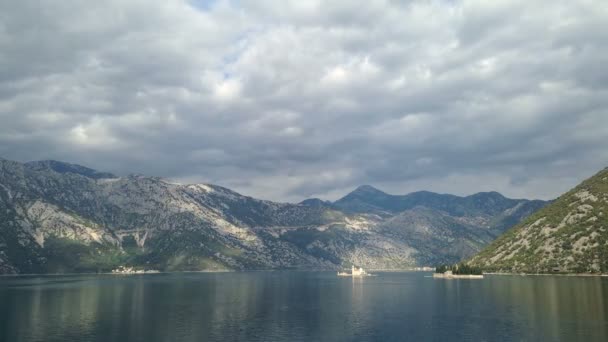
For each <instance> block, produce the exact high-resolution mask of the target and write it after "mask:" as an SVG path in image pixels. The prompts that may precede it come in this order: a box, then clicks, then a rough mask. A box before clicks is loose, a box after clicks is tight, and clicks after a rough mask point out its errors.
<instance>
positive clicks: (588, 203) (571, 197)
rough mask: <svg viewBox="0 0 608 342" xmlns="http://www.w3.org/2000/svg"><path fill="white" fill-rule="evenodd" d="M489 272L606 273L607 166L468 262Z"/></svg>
mask: <svg viewBox="0 0 608 342" xmlns="http://www.w3.org/2000/svg"><path fill="white" fill-rule="evenodd" d="M469 263H470V264H472V265H475V266H478V267H481V268H483V269H484V270H486V271H497V272H524V273H548V272H565V273H607V272H608V168H606V169H604V170H602V171H600V172H599V173H597V174H596V175H594V176H593V177H591V178H589V179H587V180H585V181H584V182H582V183H581V184H580V185H578V186H576V187H575V188H574V189H572V190H570V191H568V192H567V193H565V194H564V195H562V196H560V197H559V198H557V199H556V200H555V201H554V202H553V203H551V204H550V205H547V206H546V207H545V208H543V209H541V210H539V211H537V212H536V213H534V214H533V215H531V216H529V217H528V218H526V219H525V220H524V221H522V222H521V223H520V224H518V225H516V226H515V227H513V228H512V229H509V230H508V231H507V232H506V233H505V234H504V235H502V236H501V237H500V238H498V239H497V240H496V241H494V242H493V243H492V244H491V245H490V246H488V247H487V248H486V249H485V250H483V251H482V252H481V253H479V254H478V255H477V256H475V257H474V258H472V259H471V260H470V261H469Z"/></svg>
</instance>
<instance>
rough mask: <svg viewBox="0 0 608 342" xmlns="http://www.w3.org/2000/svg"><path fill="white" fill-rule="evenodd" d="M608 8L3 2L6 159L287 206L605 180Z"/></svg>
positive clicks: (525, 192) (520, 193) (0, 79)
mask: <svg viewBox="0 0 608 342" xmlns="http://www.w3.org/2000/svg"><path fill="white" fill-rule="evenodd" d="M607 65H608V1H605V0H597V1H590V0H579V1H571V0H564V1H561V0H552V1H530V0H525V1H519V0H507V1H503V0H493V1H486V0H475V1H468V0H466V1H458V0H438V1H433V0H429V1H393V0H366V1H358V0H332V1H319V0H318V1H315V0H312V1H290V0H277V1H271V0H256V1H247V0H239V1H236V0H235V1H223V0H218V1H200V0H197V1H180V0H175V1H160V0H108V1H78V0H71V1H66V0H54V1H38V0H37V1H34V0H3V1H0V157H2V158H5V159H11V160H17V161H29V160H42V159H55V160H62V161H67V162H72V163H77V164H81V165H85V166H89V167H92V168H95V169H98V170H102V171H110V172H114V173H117V174H119V175H127V174H130V173H140V174H146V175H154V176H161V177H166V178H169V179H171V180H175V181H179V182H183V183H199V182H205V183H213V184H218V185H222V186H226V187H228V188H231V189H233V190H235V191H238V192H240V193H243V194H246V195H250V196H254V197H258V198H264V199H270V200H276V201H301V200H303V199H305V198H309V197H319V198H323V199H329V200H334V199H337V198H339V197H341V196H343V195H344V194H346V193H348V192H349V191H351V190H352V189H354V188H355V187H357V186H359V185H362V184H370V185H373V186H375V187H377V188H379V189H382V190H384V191H386V192H389V193H393V194H405V193H408V192H411V191H417V190H430V191H435V192H440V193H453V194H458V195H467V194H472V193H475V192H478V191H491V190H496V191H499V192H501V193H503V194H504V195H507V196H509V197H516V198H539V199H551V198H555V197H556V196H558V195H560V194H561V193H563V192H565V191H567V190H568V189H569V188H571V187H572V186H574V185H576V184H578V183H579V182H580V181H581V180H583V179H585V178H587V177H589V176H591V175H593V174H594V173H596V172H597V171H599V170H600V169H601V168H603V167H606V166H608V67H607Z"/></svg>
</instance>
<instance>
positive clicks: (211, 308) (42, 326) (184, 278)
mask: <svg viewBox="0 0 608 342" xmlns="http://www.w3.org/2000/svg"><path fill="white" fill-rule="evenodd" d="M430 276H431V274H430V273H425V272H380V273H378V274H377V276H375V277H366V278H354V279H351V278H348V277H336V275H335V273H334V272H312V271H310V272H308V271H307V272H304V271H276V272H271V271H268V272H231V273H174V274H145V275H64V276H20V277H1V278H0V341H7V342H9V341H10V342H21V341H129V342H131V341H142V342H143V341H146V342H153V341H608V279H607V278H604V277H560V276H515V275H514V276H502V275H489V276H486V278H485V279H483V280H464V279H461V280H446V279H433V278H432V277H430Z"/></svg>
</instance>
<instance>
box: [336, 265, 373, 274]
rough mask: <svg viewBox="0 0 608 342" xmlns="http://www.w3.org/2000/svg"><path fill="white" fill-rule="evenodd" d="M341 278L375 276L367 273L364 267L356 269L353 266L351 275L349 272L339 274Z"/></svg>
mask: <svg viewBox="0 0 608 342" xmlns="http://www.w3.org/2000/svg"><path fill="white" fill-rule="evenodd" d="M338 276H339V277H369V276H373V274H370V273H367V272H366V271H365V270H364V269H363V267H355V265H352V266H351V268H350V273H348V272H338Z"/></svg>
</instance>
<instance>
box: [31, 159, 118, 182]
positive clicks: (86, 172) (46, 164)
mask: <svg viewBox="0 0 608 342" xmlns="http://www.w3.org/2000/svg"><path fill="white" fill-rule="evenodd" d="M24 165H25V166H26V167H27V168H30V169H32V170H36V171H43V170H51V171H55V172H57V173H73V174H78V175H81V176H85V177H88V178H92V179H104V178H118V177H117V176H115V175H114V174H112V173H109V172H100V171H97V170H94V169H91V168H88V167H85V166H82V165H78V164H70V163H66V162H60V161H57V160H38V161H31V162H27V163H25V164H24Z"/></svg>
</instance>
